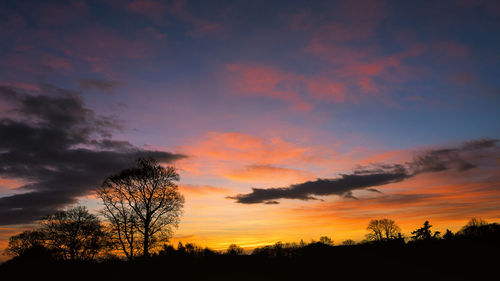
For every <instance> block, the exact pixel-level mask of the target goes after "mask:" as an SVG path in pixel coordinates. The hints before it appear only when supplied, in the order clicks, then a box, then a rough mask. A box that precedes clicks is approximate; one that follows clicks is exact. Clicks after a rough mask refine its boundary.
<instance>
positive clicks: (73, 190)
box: [0, 85, 184, 225]
mask: <svg viewBox="0 0 500 281" xmlns="http://www.w3.org/2000/svg"><path fill="white" fill-rule="evenodd" d="M0 100H3V101H4V102H6V103H8V104H9V108H11V110H10V111H9V112H8V113H7V116H4V117H3V118H2V119H0V135H1V136H2V137H1V138H0V177H1V178H8V179H16V180H21V181H22V182H25V183H26V184H24V185H22V186H21V187H19V188H18V189H17V190H18V191H20V192H22V193H18V194H14V195H10V196H5V197H0V225H10V224H20V223H30V222H33V221H35V220H37V219H39V218H40V217H42V216H44V215H46V214H49V213H51V212H54V211H56V210H58V209H60V208H63V207H64V206H66V205H68V204H72V203H75V202H76V201H77V198H78V197H80V196H85V195H88V194H89V193H91V191H92V190H93V188H95V187H96V186H99V185H100V184H101V183H102V181H103V180H104V178H105V177H106V176H108V175H110V174H113V173H116V172H118V171H120V170H121V169H123V168H126V167H127V166H129V165H130V163H132V161H133V160H134V159H135V158H137V157H154V158H156V159H158V160H159V161H161V162H172V161H174V160H177V159H180V158H183V157H184V156H183V155H179V154H173V153H169V152H163V151H147V150H143V149H140V148H138V147H135V146H134V145H132V144H131V143H129V142H127V141H120V140H114V139H113V138H112V136H113V132H115V131H116V130H119V129H121V124H120V122H119V121H117V120H115V119H114V118H111V117H105V116H98V115H96V114H95V112H94V111H92V110H91V109H88V108H86V107H85V105H84V103H83V100H82V99H81V98H80V97H79V96H78V94H77V93H76V92H74V91H71V90H67V89H62V88H58V87H54V86H51V85H42V86H41V92H40V93H38V94H37V95H30V94H26V93H23V92H19V91H17V90H15V89H12V88H8V87H1V88H0Z"/></svg>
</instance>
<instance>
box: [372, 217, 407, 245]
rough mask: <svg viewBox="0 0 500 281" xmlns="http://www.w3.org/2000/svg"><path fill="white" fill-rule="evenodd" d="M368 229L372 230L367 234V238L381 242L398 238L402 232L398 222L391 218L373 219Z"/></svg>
mask: <svg viewBox="0 0 500 281" xmlns="http://www.w3.org/2000/svg"><path fill="white" fill-rule="evenodd" d="M366 229H367V230H369V231H370V233H368V234H367V235H366V236H367V238H368V239H369V240H372V241H379V242H380V241H384V240H391V239H395V238H398V236H399V235H398V234H399V233H400V232H401V229H400V228H399V226H398V225H397V224H396V222H394V221H393V220H391V219H380V220H371V221H370V223H369V224H368V226H367V227H366Z"/></svg>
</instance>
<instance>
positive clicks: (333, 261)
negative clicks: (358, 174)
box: [0, 240, 500, 281]
mask: <svg viewBox="0 0 500 281" xmlns="http://www.w3.org/2000/svg"><path fill="white" fill-rule="evenodd" d="M11 278H12V279H11ZM0 280H2V281H3V280H443V281H444V280H500V243H499V242H498V241H497V240H496V241H467V240H460V241H444V240H438V241H426V242H419V243H407V244H405V243H381V244H364V245H355V246H328V245H324V244H319V243H316V244H310V245H308V246H305V247H302V248H294V249H292V250H287V249H276V248H273V249H271V250H270V251H268V252H266V253H261V254H260V255H222V254H214V253H212V254H206V253H205V254H203V253H197V254H189V253H182V254H181V253H175V252H174V253H170V254H163V255H156V256H153V257H151V258H147V259H146V258H143V259H138V260H136V261H134V262H125V261H118V260H114V261H110V260H108V261H101V262H82V261H80V262H67V261H66V262H63V261H51V260H50V259H43V258H40V257H20V258H15V259H12V260H10V261H8V262H6V263H4V264H2V265H1V266H0Z"/></svg>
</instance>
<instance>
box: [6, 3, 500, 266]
mask: <svg viewBox="0 0 500 281" xmlns="http://www.w3.org/2000/svg"><path fill="white" fill-rule="evenodd" d="M0 36H1V37H2V40H1V41H0V251H3V248H4V247H5V246H6V243H7V241H8V238H9V236H11V235H13V234H16V233H18V232H20V231H22V230H24V229H28V228H31V227H32V226H33V224H34V223H35V222H36V220H37V219H39V218H40V217H42V216H44V215H47V214H49V213H51V212H54V211H56V210H60V209H63V208H65V207H69V206H73V205H75V204H84V205H86V206H87V207H88V208H89V209H90V210H92V211H93V212H97V211H98V210H99V209H100V208H102V206H101V205H100V204H99V201H98V200H97V199H96V198H95V196H94V195H93V193H92V190H93V188H95V187H96V186H98V185H99V184H100V183H101V182H102V180H103V179H104V178H105V177H106V176H108V175H111V174H113V173H116V172H118V171H120V170H121V169H123V168H126V167H127V166H130V165H132V164H133V159H135V158H136V157H139V156H153V157H155V158H157V159H159V160H161V161H162V162H163V163H164V164H165V165H174V166H175V167H177V168H178V170H179V173H180V177H181V179H180V182H179V186H180V190H181V192H182V193H183V194H184V195H185V197H186V205H185V210H184V215H183V217H182V220H181V223H180V225H179V228H178V229H177V231H176V232H175V234H174V238H173V239H172V242H174V243H176V242H177V241H183V242H194V243H197V244H199V245H201V246H208V247H212V248H214V249H225V248H227V246H228V245H229V244H231V243H236V244H239V245H241V246H243V247H245V248H253V247H256V246H261V245H265V244H273V243H275V242H277V241H283V242H293V241H300V239H304V241H310V240H311V239H316V240H317V239H318V238H319V237H320V236H323V235H327V236H330V237H332V239H333V240H334V242H335V243H336V244H339V243H341V242H342V241H343V240H345V239H349V238H350V239H354V240H356V241H361V240H362V239H364V235H365V234H366V233H367V231H366V226H367V224H368V222H369V221H370V219H376V218H391V219H394V220H395V221H396V222H397V223H398V224H399V225H400V227H401V228H402V230H403V232H404V233H405V234H407V235H408V234H409V233H410V232H411V231H412V230H414V229H415V228H417V227H418V226H419V225H421V224H422V223H423V222H424V221H425V220H429V221H430V222H431V224H432V225H434V228H435V230H441V231H443V230H445V229H446V228H449V229H452V230H453V231H456V230H457V229H459V228H460V227H461V226H462V225H464V224H465V223H466V221H468V220H469V219H470V218H472V217H479V218H482V219H485V220H487V221H489V222H499V221H500V141H498V139H499V138H500V110H499V108H500V78H499V77H500V2H499V1H496V0H491V1H488V0H484V1H481V0H477V1H473V0H470V1H469V0H455V1H396V0H395V1H375V0H374V1H358V0H356V1H255V0H253V1H182V0H181V1H153V0H106V1H98V0H81V1H24V0H13V1H9V0H6V1H1V3H0ZM252 188H254V189H252ZM0 259H1V258H0Z"/></svg>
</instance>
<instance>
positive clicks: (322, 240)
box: [319, 236, 333, 245]
mask: <svg viewBox="0 0 500 281" xmlns="http://www.w3.org/2000/svg"><path fill="white" fill-rule="evenodd" d="M319 243H322V244H325V245H333V240H332V239H331V238H330V237H328V236H321V237H320V238H319Z"/></svg>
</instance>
